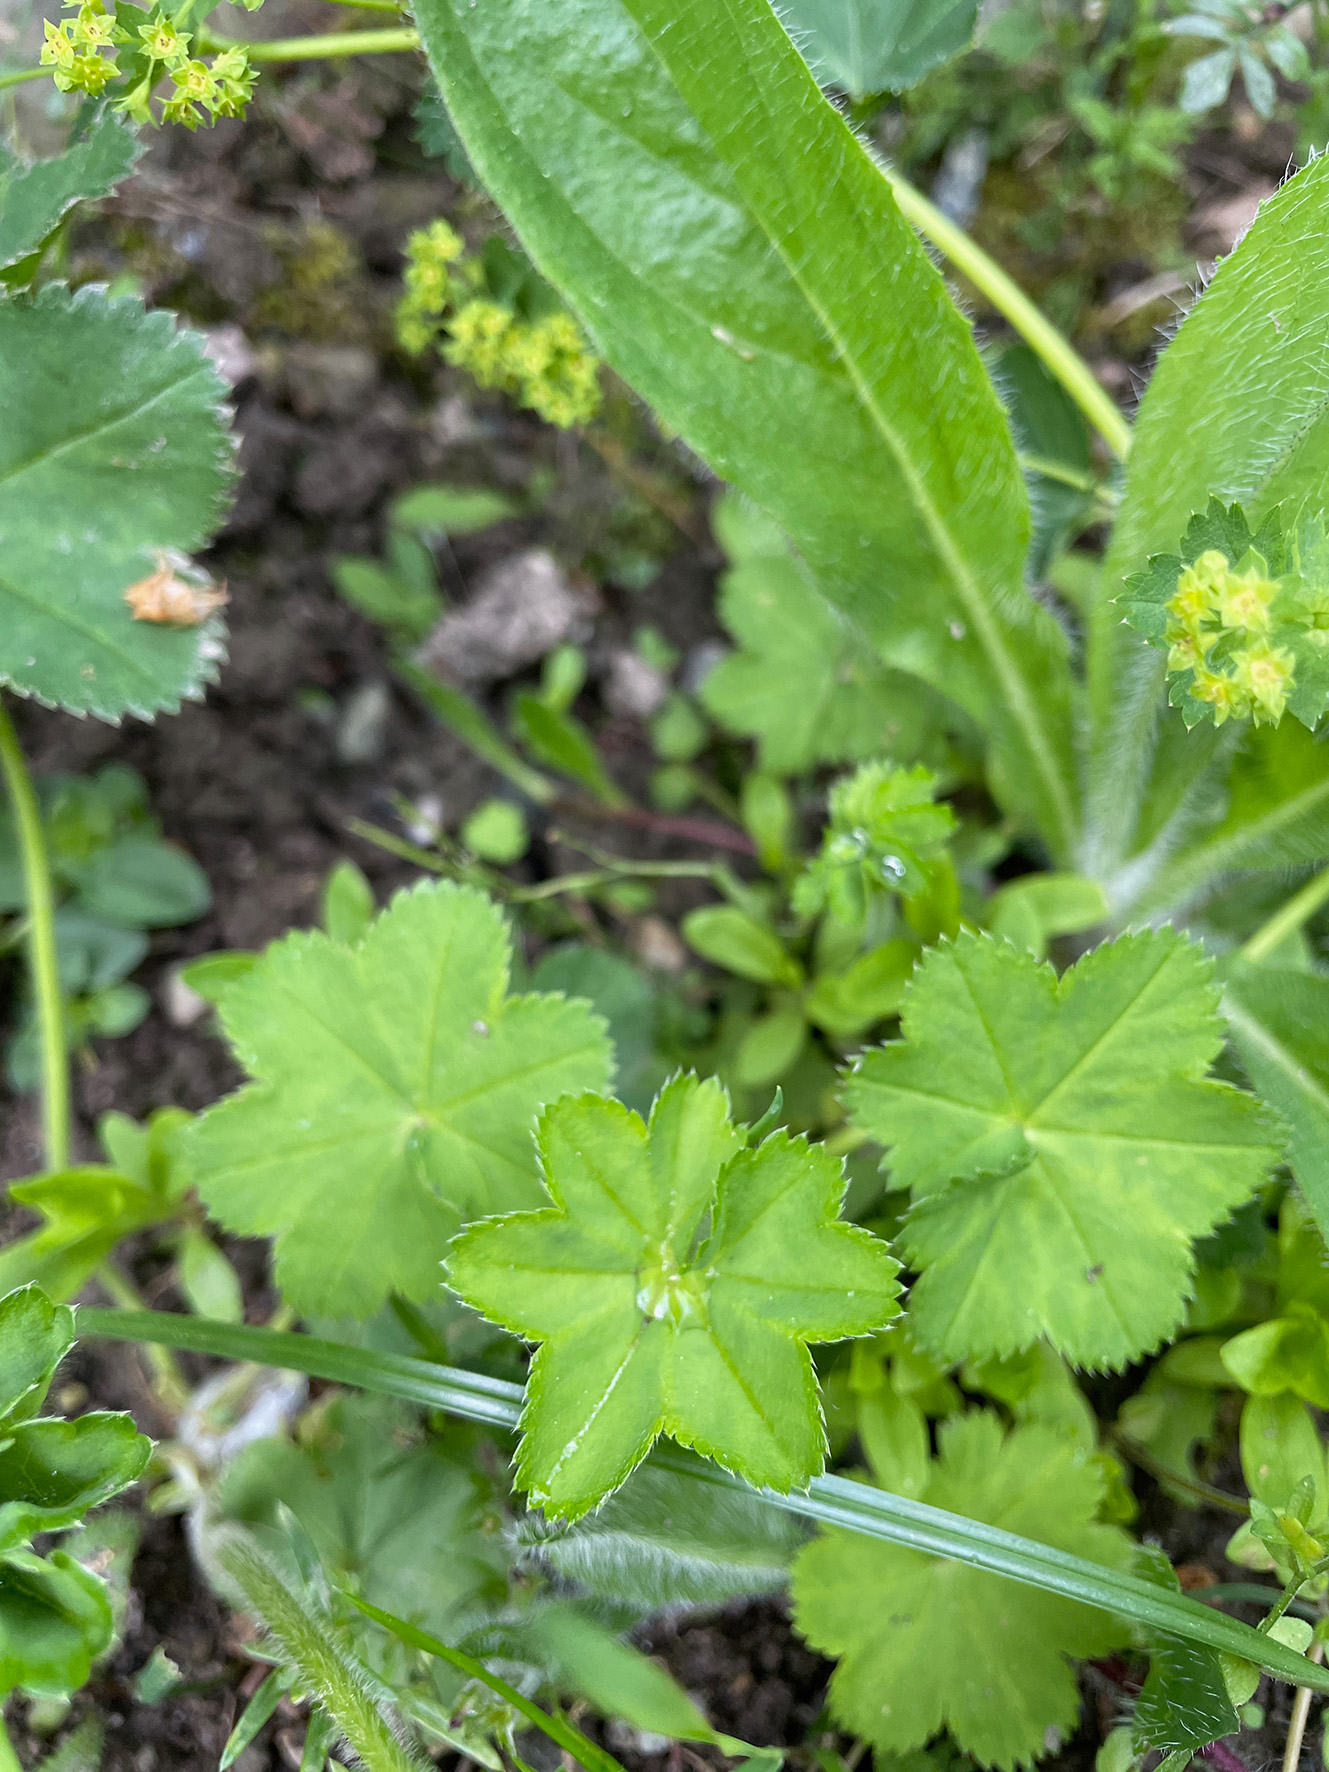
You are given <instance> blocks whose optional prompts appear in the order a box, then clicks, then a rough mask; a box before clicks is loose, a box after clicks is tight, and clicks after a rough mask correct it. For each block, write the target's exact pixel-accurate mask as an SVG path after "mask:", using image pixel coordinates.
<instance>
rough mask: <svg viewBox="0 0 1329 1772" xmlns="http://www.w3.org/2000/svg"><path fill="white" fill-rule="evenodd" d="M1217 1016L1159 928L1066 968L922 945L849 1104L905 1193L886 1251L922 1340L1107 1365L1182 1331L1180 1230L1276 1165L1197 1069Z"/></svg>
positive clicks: (1211, 999)
mask: <svg viewBox="0 0 1329 1772" xmlns="http://www.w3.org/2000/svg"><path fill="white" fill-rule="evenodd" d="M1217 1006H1218V999H1217V993H1216V991H1215V989H1214V986H1213V982H1212V967H1211V965H1210V963H1209V962H1207V961H1206V960H1205V958H1204V956H1203V952H1202V950H1201V949H1200V948H1199V947H1198V946H1197V945H1195V944H1194V943H1191V942H1188V941H1186V940H1185V939H1184V938H1183V937H1181V936H1180V935H1177V934H1176V933H1175V932H1173V931H1172V930H1169V929H1159V930H1152V931H1149V932H1146V933H1143V934H1140V935H1131V936H1124V937H1122V938H1120V939H1119V940H1117V941H1114V942H1106V943H1104V944H1103V945H1102V946H1101V947H1099V948H1096V949H1095V950H1094V951H1093V952H1092V953H1091V954H1089V955H1087V956H1086V957H1085V958H1084V959H1082V960H1081V961H1079V963H1078V964H1077V965H1075V966H1073V967H1072V968H1071V969H1070V971H1069V972H1067V973H1066V974H1065V976H1064V977H1063V978H1061V979H1058V978H1057V975H1056V973H1055V972H1054V971H1053V969H1052V968H1051V967H1050V966H1047V965H1044V964H1040V963H1039V962H1037V961H1035V960H1034V959H1033V958H1032V957H1031V956H1029V955H1027V954H1023V953H1019V952H1017V950H1016V949H1015V948H1013V947H1011V946H1010V945H1009V944H1008V943H1005V942H998V941H995V940H993V939H992V938H991V937H990V936H986V935H972V934H967V933H966V934H963V935H961V936H960V937H959V938H958V940H956V941H955V942H954V943H952V944H949V945H945V946H942V947H939V948H934V949H932V950H931V951H930V952H929V953H927V954H925V956H924V958H923V960H922V961H921V963H920V964H919V966H918V968H917V970H916V971H915V973H914V976H913V979H912V981H911V983H910V986H909V990H908V993H907V995H906V998H905V1003H904V1008H903V1010H902V1014H901V1029H902V1033H903V1035H904V1038H903V1039H901V1040H898V1041H894V1042H892V1043H890V1044H888V1045H886V1046H883V1047H878V1048H876V1049H875V1050H874V1051H872V1052H870V1053H868V1054H867V1055H866V1056H865V1057H864V1058H863V1059H862V1060H861V1061H860V1063H859V1065H858V1067H857V1068H856V1070H855V1072H854V1074H853V1076H852V1077H851V1079H850V1081H849V1085H848V1089H847V1092H846V1095H847V1100H848V1103H849V1107H850V1111H851V1114H852V1116H853V1118H854V1121H855V1123H856V1124H857V1125H858V1126H860V1127H861V1128H862V1129H863V1130H864V1131H865V1132H867V1133H868V1134H869V1136H871V1137H872V1138H874V1139H876V1140H877V1141H878V1142H879V1143H880V1144H882V1145H884V1146H887V1147H889V1156H888V1161H889V1164H890V1168H891V1175H892V1181H893V1184H894V1185H895V1186H897V1187H908V1188H910V1189H911V1190H912V1193H913V1199H914V1204H913V1208H912V1210H911V1212H910V1214H909V1216H908V1218H907V1219H906V1221H905V1224H904V1227H903V1230H902V1233H901V1244H902V1247H903V1249H904V1250H905V1252H906V1254H907V1256H908V1258H909V1260H910V1262H911V1263H912V1264H913V1265H915V1266H916V1267H918V1268H919V1269H920V1270H921V1278H920V1279H919V1280H918V1282H917V1284H916V1285H915V1287H914V1289H913V1293H912V1296H911V1300H910V1313H909V1318H910V1324H911V1327H912V1329H913V1332H914V1334H915V1335H916V1336H917V1337H918V1338H919V1339H920V1340H921V1341H922V1342H923V1343H924V1344H925V1345H926V1346H928V1347H929V1348H931V1349H933V1350H934V1351H936V1352H937V1353H939V1354H943V1355H945V1356H946V1357H947V1358H949V1359H962V1358H965V1357H968V1356H971V1355H974V1356H979V1357H982V1356H985V1355H989V1354H1005V1353H1010V1352H1013V1351H1015V1350H1016V1349H1018V1348H1023V1347H1028V1346H1029V1345H1030V1344H1031V1343H1032V1342H1033V1341H1035V1340H1037V1339H1038V1338H1039V1336H1043V1335H1045V1336H1046V1337H1047V1338H1048V1340H1049V1341H1050V1342H1051V1343H1052V1344H1053V1346H1054V1347H1056V1348H1057V1349H1059V1351H1060V1352H1062V1353H1064V1354H1065V1355H1066V1356H1067V1358H1068V1359H1070V1360H1072V1361H1073V1362H1074V1363H1075V1364H1077V1365H1081V1366H1088V1367H1100V1366H1106V1367H1115V1366H1121V1365H1124V1364H1125V1363H1126V1362H1127V1361H1129V1360H1131V1359H1134V1358H1135V1357H1136V1356H1137V1355H1139V1354H1141V1353H1143V1352H1145V1351H1146V1350H1147V1349H1149V1348H1152V1347H1155V1346H1157V1345H1158V1343H1159V1342H1160V1341H1162V1340H1163V1339H1164V1338H1165V1337H1166V1336H1167V1335H1168V1334H1169V1332H1170V1331H1171V1330H1172V1329H1173V1328H1175V1326H1176V1325H1177V1323H1178V1322H1179V1321H1180V1320H1181V1316H1182V1313H1183V1309H1184V1303H1185V1297H1186V1294H1187V1291H1188V1288H1189V1280H1190V1275H1191V1272H1192V1270H1193V1267H1194V1256H1193V1252H1192V1249H1191V1239H1192V1238H1193V1237H1197V1236H1201V1235H1203V1234H1204V1233H1205V1232H1206V1231H1209V1230H1211V1229H1212V1228H1213V1227H1214V1225H1216V1224H1218V1223H1219V1222H1220V1221H1221V1220H1222V1219H1223V1218H1225V1217H1226V1216H1227V1214H1228V1213H1229V1212H1230V1211H1231V1209H1232V1208H1233V1207H1234V1206H1236V1205H1238V1204H1239V1203H1240V1202H1241V1201H1242V1200H1244V1199H1246V1198H1247V1197H1248V1196H1249V1195H1250V1194H1251V1193H1253V1192H1254V1190H1255V1188H1256V1187H1257V1186H1258V1185H1259V1183H1260V1181H1261V1179H1262V1178H1263V1176H1264V1175H1265V1174H1266V1173H1267V1171H1268V1169H1269V1167H1270V1165H1271V1164H1272V1163H1273V1162H1274V1161H1275V1160H1276V1159H1277V1156H1278V1149H1277V1145H1276V1143H1275V1141H1274V1138H1273V1137H1272V1136H1271V1133H1270V1130H1269V1128H1268V1126H1267V1124H1266V1121H1265V1118H1264V1116H1263V1114H1262V1111H1261V1109H1260V1106H1259V1103H1258V1102H1257V1101H1256V1100H1255V1099H1254V1098H1253V1097H1251V1096H1249V1095H1246V1094H1243V1093H1242V1092H1241V1091H1240V1090H1238V1089H1235V1088H1233V1087H1232V1086H1231V1085H1229V1084H1226V1083H1220V1082H1216V1081H1213V1080H1206V1078H1205V1072H1206V1068H1207V1066H1208V1065H1209V1063H1210V1062H1211V1061H1212V1060H1213V1059H1214V1058H1215V1057H1216V1056H1217V1053H1218V1051H1219V1048H1220V1045H1221V1024H1220V1022H1219V1019H1218V1016H1217ZM1124 1224H1129V1225H1130V1227H1131V1234H1130V1236H1129V1237H1123V1235H1122V1234H1121V1227H1122V1226H1123V1225H1124Z"/></svg>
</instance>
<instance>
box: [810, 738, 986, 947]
mask: <svg viewBox="0 0 1329 1772" xmlns="http://www.w3.org/2000/svg"><path fill="white" fill-rule="evenodd" d="M936 791H937V778H936V776H935V775H933V773H932V771H931V770H929V769H922V768H916V769H900V768H897V767H896V766H895V765H894V764H893V763H884V762H881V763H863V764H861V765H860V766H859V768H858V769H856V770H855V771H854V773H853V774H852V775H846V776H843V777H842V778H841V779H840V780H839V781H837V782H836V783H835V785H834V786H833V787H832V788H831V793H830V805H829V808H828V813H829V816H828V818H827V822H826V828H825V831H824V832H823V834H822V840H821V851H820V853H819V854H818V855H816V856H814V857H813V858H812V860H811V861H810V862H809V863H808V865H807V867H806V869H805V870H804V872H803V875H802V877H801V878H800V879H799V880H798V881H797V882H796V883H795V885H794V890H793V895H792V896H793V904H794V908H795V910H797V911H799V912H801V913H802V914H803V915H804V916H811V915H813V914H814V913H815V912H817V911H819V910H820V909H821V908H822V907H823V905H829V907H830V910H831V913H832V915H833V916H836V917H838V918H839V919H840V921H841V922H845V923H851V922H858V921H860V920H861V919H862V918H863V917H864V916H865V915H866V914H867V911H868V907H869V906H870V905H871V903H872V901H873V899H874V898H875V897H877V896H879V895H880V894H881V893H883V892H898V893H901V894H902V895H903V896H905V897H909V898H912V897H914V896H915V895H916V894H918V893H920V892H923V891H924V890H925V889H926V887H927V885H928V881H929V870H928V863H929V862H931V861H933V860H934V859H935V858H936V857H937V856H938V855H939V854H940V853H941V851H942V850H943V849H944V848H945V846H946V842H947V839H948V838H949V837H950V835H951V833H952V832H953V831H954V829H955V814H954V813H953V812H952V811H951V809H950V807H949V806H947V805H944V804H943V805H938V804H937V803H936V798H935V796H936Z"/></svg>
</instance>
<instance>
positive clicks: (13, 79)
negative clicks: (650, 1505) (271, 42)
mask: <svg viewBox="0 0 1329 1772" xmlns="http://www.w3.org/2000/svg"><path fill="white" fill-rule="evenodd" d="M50 71H51V70H50V69H49V68H15V69H14V71H13V73H12V74H0V92H3V91H4V89H5V87H6V86H22V84H23V83H24V81H25V80H40V79H41V77H42V75H43V74H49V73H50ZM3 1766H4V1761H3V1759H0V1772H3Z"/></svg>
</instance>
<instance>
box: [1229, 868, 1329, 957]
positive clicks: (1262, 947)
mask: <svg viewBox="0 0 1329 1772" xmlns="http://www.w3.org/2000/svg"><path fill="white" fill-rule="evenodd" d="M1326 899H1329V868H1323V869H1321V871H1320V872H1319V873H1318V874H1316V875H1315V877H1314V878H1313V879H1310V880H1308V881H1307V882H1306V884H1305V885H1304V886H1303V887H1302V888H1301V891H1300V892H1296V893H1294V894H1293V895H1292V897H1291V898H1290V899H1288V901H1287V903H1286V904H1284V905H1280V906H1279V908H1278V909H1277V910H1276V911H1275V912H1274V914H1273V916H1272V917H1270V919H1269V921H1268V922H1267V923H1264V924H1262V925H1261V926H1260V928H1259V929H1257V930H1256V931H1255V934H1254V935H1252V936H1251V938H1250V940H1249V941H1248V942H1247V943H1246V945H1245V947H1243V948H1242V950H1241V958H1242V959H1243V960H1249V961H1250V962H1251V963H1252V965H1255V964H1258V963H1259V961H1261V960H1267V959H1268V958H1269V956H1270V954H1272V953H1273V952H1274V951H1275V949H1276V948H1278V947H1279V945H1280V944H1281V943H1282V942H1285V941H1286V940H1287V938H1288V936H1289V935H1291V934H1292V933H1293V932H1294V930H1297V929H1300V928H1301V926H1302V924H1303V923H1305V922H1308V921H1309V919H1310V918H1311V917H1313V916H1314V915H1315V913H1316V911H1318V910H1319V908H1320V906H1321V905H1322V904H1323V903H1324V902H1325V900H1326Z"/></svg>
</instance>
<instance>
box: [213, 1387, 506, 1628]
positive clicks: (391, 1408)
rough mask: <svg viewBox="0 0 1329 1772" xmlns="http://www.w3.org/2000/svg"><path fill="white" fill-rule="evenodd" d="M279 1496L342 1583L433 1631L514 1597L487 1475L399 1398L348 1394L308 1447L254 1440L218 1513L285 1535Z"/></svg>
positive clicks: (227, 1480)
mask: <svg viewBox="0 0 1329 1772" xmlns="http://www.w3.org/2000/svg"><path fill="white" fill-rule="evenodd" d="M279 1503H284V1504H285V1506H286V1507H288V1508H289V1509H290V1510H291V1512H292V1513H293V1514H294V1515H295V1517H296V1519H297V1520H298V1521H299V1523H300V1525H301V1526H302V1527H303V1528H304V1530H305V1531H306V1532H307V1533H308V1534H309V1536H310V1538H311V1540H312V1541H313V1544H314V1546H315V1549H316V1550H317V1551H318V1554H319V1556H320V1558H321V1559H322V1562H323V1564H324V1566H325V1567H326V1569H327V1571H328V1574H329V1575H330V1576H331V1577H332V1579H333V1580H334V1581H337V1582H349V1583H350V1584H351V1585H352V1586H354V1588H355V1591H356V1592H357V1593H359V1594H363V1595H364V1597H365V1598H366V1599H369V1600H373V1601H378V1602H386V1601H388V1600H391V1601H392V1603H393V1604H394V1605H396V1606H400V1608H401V1609H402V1611H403V1612H406V1613H409V1615H410V1616H411V1617H412V1618H413V1619H415V1620H416V1621H417V1622H418V1623H420V1624H423V1625H425V1626H426V1627H427V1628H428V1629H430V1630H448V1629H450V1628H452V1627H453V1626H454V1625H455V1624H456V1622H457V1620H458V1619H459V1618H465V1617H466V1615H467V1613H468V1612H469V1611H470V1610H472V1609H473V1608H475V1607H476V1606H477V1605H480V1604H484V1603H493V1602H496V1601H497V1602H499V1603H501V1602H502V1601H503V1600H504V1599H505V1598H506V1595H507V1583H506V1579H505V1577H506V1573H507V1555H506V1551H505V1548H504V1546H503V1544H502V1542H501V1540H499V1539H498V1538H497V1537H496V1536H494V1535H492V1534H491V1535H488V1536H486V1535H484V1534H481V1533H479V1532H477V1530H476V1526H477V1523H478V1519H479V1516H480V1513H481V1510H482V1507H483V1503H484V1496H483V1493H482V1489H481V1487H480V1486H479V1485H478V1484H477V1481H476V1476H475V1472H474V1471H473V1469H471V1468H469V1467H468V1465H466V1464H465V1463H463V1462H461V1461H459V1460H458V1459H457V1458H455V1457H450V1456H449V1455H448V1453H447V1451H446V1450H445V1449H444V1447H443V1446H442V1445H441V1444H440V1443H439V1442H438V1441H437V1440H430V1439H426V1438H424V1437H423V1436H422V1435H421V1434H420V1431H419V1429H418V1427H417V1426H415V1425H414V1424H413V1422H412V1418H411V1416H410V1415H409V1413H408V1412H407V1411H406V1410H404V1409H402V1408H401V1407H400V1406H399V1405H395V1404H392V1403H388V1402H386V1401H384V1400H382V1399H380V1398H374V1397H363V1396H361V1397H356V1396H350V1397H340V1398H338V1399H337V1400H336V1401H335V1402H334V1403H333V1404H332V1405H331V1407H330V1408H329V1410H328V1412H327V1414H326V1415H325V1416H324V1417H323V1418H322V1419H321V1420H320V1423H319V1429H318V1433H317V1436H316V1437H313V1438H312V1439H310V1438H308V1437H307V1438H306V1442H305V1443H304V1444H302V1445H300V1446H295V1445H292V1444H291V1443H290V1441H289V1440H284V1439H269V1440H256V1441H254V1442H253V1443H252V1444H251V1445H249V1446H247V1447H245V1448H244V1450H243V1451H242V1452H240V1453H239V1455H238V1456H237V1457H235V1458H234V1459H232V1461H231V1462H230V1464H228V1466H227V1467H226V1470H225V1472H224V1473H223V1475H222V1477H221V1479H220V1481H219V1483H218V1487H217V1493H216V1511H217V1514H218V1516H219V1517H220V1518H222V1519H227V1520H233V1521H236V1522H238V1523H240V1524H242V1525H246V1526H249V1527H251V1528H254V1527H258V1528H262V1529H263V1530H264V1532H265V1534H266V1535H272V1534H278V1533H280V1526H279V1525H278V1524H277V1523H276V1522H277V1509H278V1504H279Z"/></svg>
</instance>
